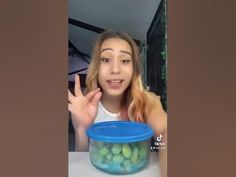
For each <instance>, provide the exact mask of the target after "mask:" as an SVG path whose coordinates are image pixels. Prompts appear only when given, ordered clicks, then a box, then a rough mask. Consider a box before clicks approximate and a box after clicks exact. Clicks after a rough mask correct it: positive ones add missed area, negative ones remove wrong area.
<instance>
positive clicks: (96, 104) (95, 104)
mask: <svg viewBox="0 0 236 177" xmlns="http://www.w3.org/2000/svg"><path fill="white" fill-rule="evenodd" d="M101 96H102V92H98V93H97V94H96V95H95V96H94V97H93V99H92V101H91V103H92V105H94V106H98V102H99V100H100V98H101Z"/></svg>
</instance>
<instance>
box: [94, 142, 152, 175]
mask: <svg viewBox="0 0 236 177" xmlns="http://www.w3.org/2000/svg"><path fill="white" fill-rule="evenodd" d="M90 145H91V146H90V158H91V161H92V164H93V165H94V166H95V167H97V168H99V169H100V170H103V171H106V172H108V173H117V174H127V173H133V172H136V171H139V170H140V169H142V168H143V167H144V166H145V165H146V164H147V162H148V154H149V145H150V144H149V143H148V142H147V141H142V142H135V143H128V144H125V143H118V144H117V143H103V142H97V141H91V144H90Z"/></svg>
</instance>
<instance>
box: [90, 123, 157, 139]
mask: <svg viewBox="0 0 236 177" xmlns="http://www.w3.org/2000/svg"><path fill="white" fill-rule="evenodd" d="M86 133H87V135H88V137H89V138H91V139H93V140H96V141H103V142H110V143H130V142H138V141H144V140H147V139H149V138H150V137H151V136H153V130H152V129H151V127H150V126H148V125H147V124H144V123H137V122H129V121H108V122H99V123H95V124H93V125H91V126H89V127H88V129H87V131H86Z"/></svg>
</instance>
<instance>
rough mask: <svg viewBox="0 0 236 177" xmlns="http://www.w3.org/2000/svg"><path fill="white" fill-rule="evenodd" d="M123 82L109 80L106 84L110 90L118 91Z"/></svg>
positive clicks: (120, 80)
mask: <svg viewBox="0 0 236 177" xmlns="http://www.w3.org/2000/svg"><path fill="white" fill-rule="evenodd" d="M123 81H124V80H122V79H110V80H107V83H108V86H109V87H110V88H112V89H119V88H121V86H122V82H123Z"/></svg>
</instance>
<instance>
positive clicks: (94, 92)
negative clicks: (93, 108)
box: [85, 88, 100, 100]
mask: <svg viewBox="0 0 236 177" xmlns="http://www.w3.org/2000/svg"><path fill="white" fill-rule="evenodd" d="M99 91H100V88H96V89H95V90H93V91H91V92H89V93H88V94H87V95H86V96H85V97H86V98H87V99H89V100H91V99H92V97H93V96H94V95H96V94H97V93H98V92H99Z"/></svg>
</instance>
